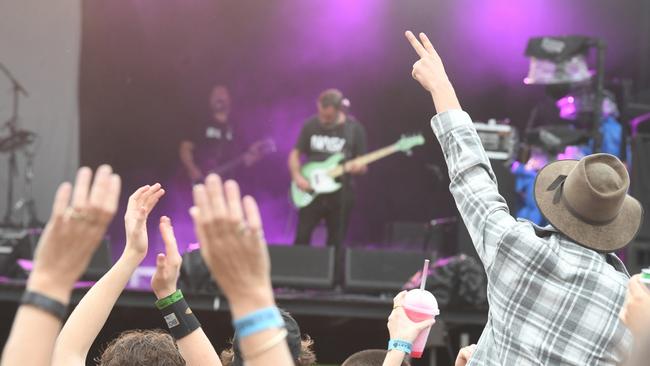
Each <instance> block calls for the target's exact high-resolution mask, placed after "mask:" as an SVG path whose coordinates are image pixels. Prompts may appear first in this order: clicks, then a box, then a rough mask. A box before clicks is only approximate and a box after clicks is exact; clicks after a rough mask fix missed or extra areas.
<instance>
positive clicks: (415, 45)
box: [405, 31, 429, 57]
mask: <svg viewBox="0 0 650 366" xmlns="http://www.w3.org/2000/svg"><path fill="white" fill-rule="evenodd" d="M405 35H406V39H408V41H409V43H411V46H412V47H413V49H414V50H415V52H417V54H418V56H420V57H427V56H429V53H428V52H427V50H426V49H425V48H424V46H422V44H421V43H420V41H418V39H417V38H415V35H414V34H413V32H411V31H406V33H405Z"/></svg>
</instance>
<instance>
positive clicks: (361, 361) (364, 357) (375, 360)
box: [341, 349, 410, 366]
mask: <svg viewBox="0 0 650 366" xmlns="http://www.w3.org/2000/svg"><path fill="white" fill-rule="evenodd" d="M386 353H388V351H386V350H385V349H367V350H364V351H360V352H357V353H355V354H353V355H352V356H350V357H348V358H347V359H346V360H345V361H343V363H342V364H341V366H381V365H382V364H383V363H384V359H385V358H386ZM402 366H410V365H409V363H408V362H406V360H404V361H402Z"/></svg>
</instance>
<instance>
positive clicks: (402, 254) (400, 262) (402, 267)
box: [345, 248, 434, 292]
mask: <svg viewBox="0 0 650 366" xmlns="http://www.w3.org/2000/svg"><path fill="white" fill-rule="evenodd" d="M424 259H425V258H424V254H422V252H421V251H415V252H413V251H395V250H369V249H355V248H348V249H347V250H346V255H345V289H346V290H354V291H376V292H389V291H390V292H395V291H399V290H401V289H402V286H403V285H404V284H405V283H406V282H407V281H408V280H409V278H411V276H413V274H414V273H415V272H417V271H419V270H421V269H422V264H423V263H424ZM429 259H432V260H433V259H434V258H429Z"/></svg>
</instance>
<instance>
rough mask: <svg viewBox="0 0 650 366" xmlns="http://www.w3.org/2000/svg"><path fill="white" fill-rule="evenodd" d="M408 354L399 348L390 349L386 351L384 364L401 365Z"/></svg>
mask: <svg viewBox="0 0 650 366" xmlns="http://www.w3.org/2000/svg"><path fill="white" fill-rule="evenodd" d="M405 356H406V354H405V353H404V352H402V351H398V350H390V351H388V353H386V358H385V359H384V363H383V364H382V366H401V365H402V362H403V361H404V357H405Z"/></svg>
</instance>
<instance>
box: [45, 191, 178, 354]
mask: <svg viewBox="0 0 650 366" xmlns="http://www.w3.org/2000/svg"><path fill="white" fill-rule="evenodd" d="M164 193H165V191H164V190H163V189H162V188H161V187H160V184H155V185H153V186H144V187H141V188H140V189H138V190H137V191H136V192H135V193H133V195H131V197H130V198H129V203H128V206H127V209H126V214H125V215H124V224H125V228H126V246H125V248H124V252H123V253H122V256H121V257H120V258H119V259H118V260H117V262H115V265H113V267H112V268H111V269H110V270H109V271H108V272H107V273H106V274H105V275H104V276H103V277H102V278H101V279H100V280H99V281H98V282H97V283H96V284H95V285H94V286H93V287H92V288H91V289H90V290H89V291H88V293H87V294H86V295H85V296H84V297H83V299H81V301H80V302H79V305H77V307H76V308H75V309H74V311H73V312H72V314H71V315H70V317H69V318H68V321H67V322H66V323H65V325H64V326H63V330H62V331H61V334H60V335H59V338H58V339H57V343H56V348H55V350H54V360H53V362H52V364H53V365H60V366H64V365H65V366H70V365H73V366H74V365H85V364H86V356H87V355H88V351H89V350H90V347H91V346H92V344H93V342H94V341H95V338H96V337H97V334H99V332H100V331H101V329H102V327H103V326H104V323H105V322H106V319H107V318H108V316H109V315H110V313H111V310H112V309H113V306H114V305H115V302H116V301H117V299H118V298H119V296H120V294H121V293H122V290H124V287H126V284H127V283H128V282H129V279H130V278H131V275H132V274H133V271H135V269H136V268H137V267H138V265H140V262H142V260H143V259H144V257H145V256H146V255H147V248H148V245H149V242H148V237H147V217H148V215H149V213H150V212H151V210H152V209H153V208H154V206H155V205H156V203H157V202H158V200H159V199H160V197H162V195H163V194H164Z"/></svg>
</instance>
